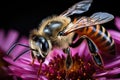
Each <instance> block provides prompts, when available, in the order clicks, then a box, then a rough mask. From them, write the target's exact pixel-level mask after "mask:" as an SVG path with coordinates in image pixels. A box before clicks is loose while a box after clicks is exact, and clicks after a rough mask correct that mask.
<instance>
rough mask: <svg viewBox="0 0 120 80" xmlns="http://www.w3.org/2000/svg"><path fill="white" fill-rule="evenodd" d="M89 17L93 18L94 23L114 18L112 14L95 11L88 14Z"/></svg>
mask: <svg viewBox="0 0 120 80" xmlns="http://www.w3.org/2000/svg"><path fill="white" fill-rule="evenodd" d="M90 18H92V19H93V20H94V23H95V24H103V23H106V22H109V21H111V20H112V19H114V16H113V15H112V14H109V13H106V12H97V13H94V14H93V15H92V16H90Z"/></svg>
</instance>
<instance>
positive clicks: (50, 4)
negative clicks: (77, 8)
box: [0, 0, 120, 36]
mask: <svg viewBox="0 0 120 80" xmlns="http://www.w3.org/2000/svg"><path fill="white" fill-rule="evenodd" d="M79 1H80V0H48V1H47V0H39V1H35V0H34V1H33V0H32V1H28V2H25V1H14V2H11V1H4V2H0V28H3V29H5V30H6V31H7V30H9V29H15V30H17V31H19V32H20V33H21V35H25V36H28V35H29V32H30V31H31V30H32V29H33V28H36V27H37V26H38V25H39V23H40V22H41V20H42V19H44V18H46V17H48V16H51V15H54V14H57V15H59V14H61V13H62V12H63V11H65V10H66V9H68V8H69V7H71V6H72V5H73V4H75V3H77V2H79ZM118 1H119V0H94V1H93V3H92V5H91V7H90V9H89V11H87V12H85V13H83V14H81V15H80V16H83V15H85V16H90V15H91V14H93V13H95V12H100V11H101V12H108V13H111V14H113V15H114V16H120V4H119V2H118ZM78 16H79V15H78ZM104 25H105V27H106V28H112V29H116V28H115V25H114V20H112V21H111V22H108V23H106V24H104Z"/></svg>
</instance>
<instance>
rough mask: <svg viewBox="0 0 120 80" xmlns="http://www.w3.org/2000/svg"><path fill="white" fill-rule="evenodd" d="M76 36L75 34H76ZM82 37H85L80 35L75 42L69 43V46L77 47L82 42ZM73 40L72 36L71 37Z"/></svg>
mask: <svg viewBox="0 0 120 80" xmlns="http://www.w3.org/2000/svg"><path fill="white" fill-rule="evenodd" d="M76 37H77V34H76ZM84 39H85V37H84V36H82V37H80V38H79V39H78V40H77V41H76V42H75V43H71V44H69V46H70V47H72V48H76V47H78V46H79V45H80V44H81V43H82V41H83V40H84ZM73 40H74V38H73Z"/></svg>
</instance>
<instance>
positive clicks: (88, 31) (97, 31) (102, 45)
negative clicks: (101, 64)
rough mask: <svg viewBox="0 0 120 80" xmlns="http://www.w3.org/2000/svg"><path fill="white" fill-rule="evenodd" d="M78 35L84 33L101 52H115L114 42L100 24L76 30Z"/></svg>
mask: <svg viewBox="0 0 120 80" xmlns="http://www.w3.org/2000/svg"><path fill="white" fill-rule="evenodd" d="M77 33H78V34H79V36H80V37H81V36H84V35H86V36H87V37H88V38H90V39H91V40H92V41H93V42H94V43H95V44H96V46H97V47H98V49H99V50H101V51H102V53H110V54H115V43H114V40H113V39H112V37H111V36H110V34H109V33H108V32H107V30H105V28H104V27H102V26H100V25H95V26H90V27H85V28H81V29H79V30H77Z"/></svg>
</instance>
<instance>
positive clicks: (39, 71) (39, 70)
mask: <svg viewBox="0 0 120 80" xmlns="http://www.w3.org/2000/svg"><path fill="white" fill-rule="evenodd" d="M37 60H38V62H39V63H40V66H39V69H38V72H37V76H38V77H39V75H40V73H41V68H42V63H43V61H44V60H42V57H41V56H40V55H39V56H37Z"/></svg>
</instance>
